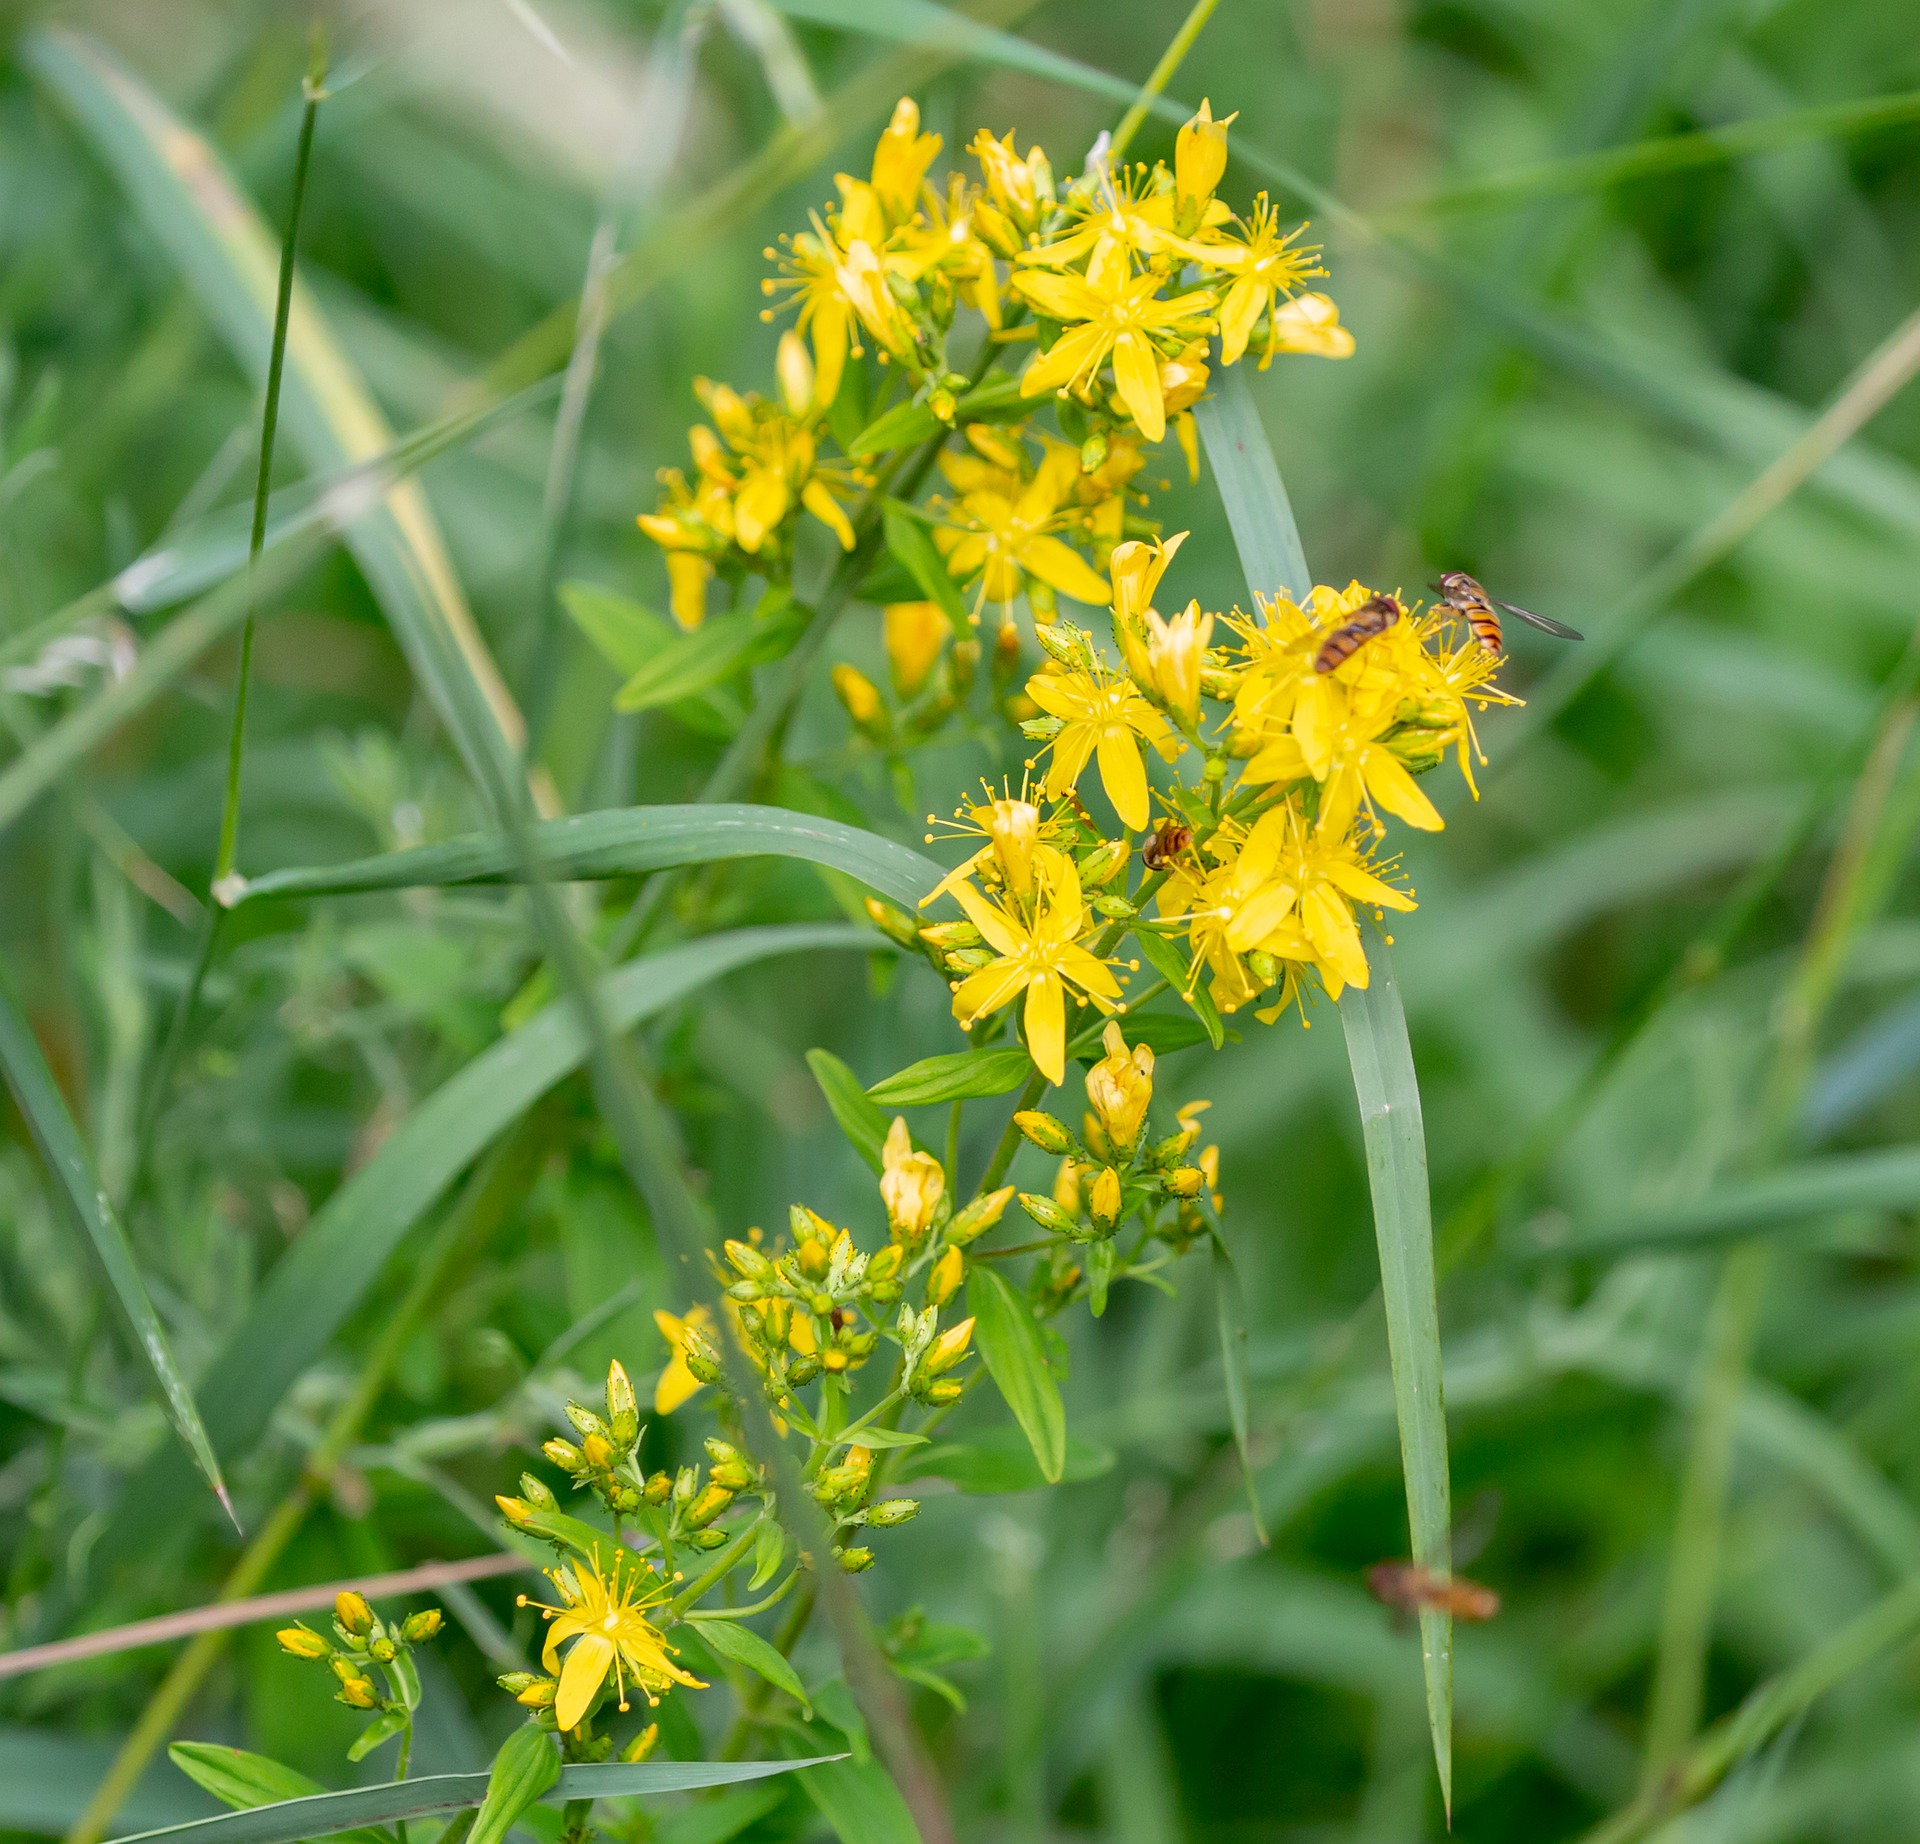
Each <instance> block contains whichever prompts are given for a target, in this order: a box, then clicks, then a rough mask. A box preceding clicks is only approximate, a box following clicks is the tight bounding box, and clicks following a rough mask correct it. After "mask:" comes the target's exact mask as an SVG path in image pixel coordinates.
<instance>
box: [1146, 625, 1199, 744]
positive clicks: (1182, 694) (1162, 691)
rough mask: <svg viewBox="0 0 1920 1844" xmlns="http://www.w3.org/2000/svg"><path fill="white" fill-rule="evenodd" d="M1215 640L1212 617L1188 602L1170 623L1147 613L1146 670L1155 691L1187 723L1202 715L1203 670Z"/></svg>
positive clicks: (1193, 721)
mask: <svg viewBox="0 0 1920 1844" xmlns="http://www.w3.org/2000/svg"><path fill="white" fill-rule="evenodd" d="M1212 638H1213V617H1212V616H1211V615H1208V614H1202V613H1201V611H1200V604H1199V603H1198V602H1189V603H1188V604H1187V605H1186V607H1185V608H1183V609H1182V610H1181V611H1180V613H1179V614H1177V615H1175V616H1174V618H1173V619H1172V620H1171V621H1163V620H1162V619H1161V618H1160V616H1159V615H1157V614H1155V613H1154V611H1153V610H1152V609H1148V610H1147V668H1148V671H1149V672H1150V673H1151V674H1152V679H1151V683H1152V686H1153V689H1154V692H1155V693H1156V694H1157V695H1158V697H1159V698H1160V701H1161V702H1162V703H1163V704H1164V705H1166V707H1167V709H1168V710H1170V711H1174V712H1176V713H1177V714H1178V715H1179V716H1181V717H1182V718H1184V719H1185V720H1186V721H1187V723H1188V724H1193V723H1195V722H1196V721H1197V720H1198V719H1199V716H1200V668H1201V667H1202V666H1203V665H1204V664H1205V663H1206V657H1207V643H1208V642H1209V641H1210V640H1211V639H1212Z"/></svg>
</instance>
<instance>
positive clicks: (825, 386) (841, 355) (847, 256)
mask: <svg viewBox="0 0 1920 1844" xmlns="http://www.w3.org/2000/svg"><path fill="white" fill-rule="evenodd" d="M842 191H843V197H842V200H841V204H840V209H839V211H838V212H836V213H834V214H833V215H832V218H831V222H830V223H829V222H827V221H823V220H822V218H821V217H820V214H819V213H818V212H814V213H812V214H811V220H810V221H811V223H812V225H813V228H812V229H811V230H810V231H799V232H796V233H795V234H794V235H793V236H792V237H785V238H782V239H781V241H782V242H783V243H784V244H785V245H786V253H785V254H784V255H777V253H776V252H775V251H774V250H772V249H769V250H768V251H767V255H768V256H769V257H770V258H776V259H777V260H778V262H779V265H780V273H779V275H777V276H769V277H767V278H766V280H764V281H763V282H762V283H761V284H760V288H761V292H762V293H764V294H767V295H773V294H778V293H779V292H780V291H781V290H783V289H784V290H786V291H787V293H788V294H789V296H790V297H791V299H792V300H794V301H796V302H798V303H799V308H800V313H799V318H798V320H797V321H796V322H795V324H796V326H797V327H798V329H799V330H800V331H801V332H802V333H811V335H812V338H813V357H814V363H815V365H816V366H817V367H818V376H817V377H816V379H815V385H814V402H815V405H816V407H818V408H820V409H825V408H826V407H827V405H829V404H830V403H832V402H833V400H834V399H835V398H836V397H837V396H838V395H839V394H840V380H841V378H842V377H843V376H844V375H845V372H846V365H847V356H848V353H849V352H850V351H851V352H853V353H854V354H856V355H857V354H858V352H859V347H858V346H857V344H855V331H856V328H858V327H865V328H866V330H867V331H868V332H869V333H871V334H872V335H873V337H874V339H875V340H877V341H878V342H879V344H880V346H881V348H882V350H884V351H886V352H890V353H892V354H893V355H894V356H895V357H896V358H900V357H904V356H906V355H907V354H908V353H909V352H911V350H912V349H913V328H912V325H911V324H910V323H909V321H908V320H907V317H906V315H905V313H904V312H903V311H902V309H901V307H900V304H899V303H898V302H897V301H895V300H894V298H893V295H892V293H891V291H890V290H889V289H888V287H887V278H886V261H885V257H884V254H883V251H884V248H885V245H886V240H887V224H886V213H885V209H884V207H883V206H882V205H881V202H880V198H879V196H878V194H877V193H875V191H874V189H873V187H872V186H870V185H864V184H861V183H860V182H858V181H851V180H843V181H842ZM773 312H774V310H773V309H771V308H769V309H767V311H766V313H765V314H764V315H763V316H762V318H771V317H772V314H773Z"/></svg>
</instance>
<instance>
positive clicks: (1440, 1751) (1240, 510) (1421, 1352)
mask: <svg viewBox="0 0 1920 1844" xmlns="http://www.w3.org/2000/svg"><path fill="white" fill-rule="evenodd" d="M1196 416H1197V419H1198V421H1199V425H1200V435H1201V439H1202V440H1203V441H1204V442H1205V444H1206V449H1207V460H1208V462H1209V464H1210V465H1211V467H1212V469H1213V474H1214V479H1215V482H1216V483H1217V485H1218V486H1219V489H1220V498H1221V501H1222V503H1223V504H1224V505H1225V507H1226V511H1227V521H1228V524H1229V525H1230V526H1231V527H1232V529H1233V541H1234V547H1235V549H1236V550H1238V552H1239V553H1240V567H1241V569H1242V571H1243V572H1244V573H1245V575H1246V579H1247V586H1248V588H1249V589H1251V590H1252V591H1253V592H1254V593H1255V594H1256V595H1259V594H1263V593H1269V594H1270V593H1272V592H1273V591H1275V590H1280V589H1285V590H1288V591H1290V592H1292V593H1294V594H1296V595H1304V594H1305V593H1306V592H1307V590H1308V589H1309V588H1310V587H1311V586H1312V582H1313V578H1312V576H1311V574H1310V572H1309V571H1308V569H1307V563H1306V553H1305V552H1304V550H1303V549H1302V548H1301V544H1300V533H1299V529H1298V527H1297V526H1296V525H1295V524H1294V519H1293V509H1292V507H1291V506H1290V505H1289V504H1288V502H1287V494H1286V488H1285V486H1284V485H1283V484H1282V483H1281V480H1280V470H1279V467H1278V466H1277V465H1276V463H1275V461H1274V459H1273V450H1272V448H1271V447H1270V446H1269V445H1268V442H1267V439H1266V432H1265V430H1264V429H1263V428H1262V426H1261V423H1260V416H1259V412H1258V410H1257V409H1256V408H1255V407H1254V402H1253V396H1252V393H1251V391H1250V390H1249V389H1248V387H1247V378H1246V371H1245V369H1244V368H1239V369H1236V370H1234V371H1231V372H1229V373H1228V374H1227V376H1226V378H1225V380H1224V382H1222V383H1221V384H1220V385H1219V387H1218V388H1217V389H1216V390H1215V391H1214V392H1213V393H1211V394H1210V395H1208V396H1207V397H1205V398H1203V399H1202V400H1201V402H1200V404H1199V406H1198V409H1197V411H1196ZM1367 958H1368V962H1369V965H1370V967H1371V969H1372V979H1371V982H1370V983H1369V984H1368V985H1367V986H1366V987H1365V988H1359V987H1353V986H1349V987H1348V988H1347V989H1346V991H1345V992H1344V993H1343V994H1342V995H1341V998H1340V1022H1341V1026H1342V1028H1343V1030H1344V1031H1345V1033H1346V1040H1347V1060H1348V1062H1349V1063H1350V1064H1351V1065H1352V1068H1353V1083H1354V1092H1355V1094H1356V1096H1357V1097H1358V1100H1359V1104H1360V1124H1361V1132H1362V1135H1363V1137H1364V1138H1365V1141H1366V1148H1367V1177H1368V1181H1369V1183H1370V1184H1371V1186H1372V1190H1373V1220H1374V1231H1375V1239H1376V1241H1377V1242H1378V1244H1379V1249H1380V1283H1381V1291H1382V1294H1383V1297H1384V1299H1385V1301H1386V1313H1387V1347H1388V1355H1389V1358H1390V1361H1391V1364H1392V1369H1393V1400H1394V1410H1395V1414H1396V1416H1397V1418H1398V1421H1399V1425H1400V1457H1401V1466H1402V1470H1403V1472H1404V1474H1405V1477H1406V1489H1407V1523H1408V1526H1409V1529H1410V1531H1411V1534H1412V1542H1413V1559H1414V1561H1415V1563H1416V1564H1418V1565H1419V1566H1420V1567H1421V1568H1424V1569H1430V1570H1432V1571H1433V1572H1434V1573H1436V1574H1438V1575H1442V1576H1445V1575H1446V1574H1448V1573H1449V1572H1450V1569H1451V1563H1450V1560H1449V1557H1450V1546H1451V1540H1452V1532H1451V1522H1452V1519H1451V1511H1450V1505H1449V1490H1450V1489H1449V1484H1448V1473H1447V1421H1446V1410H1445V1407H1444V1404H1443V1401H1442V1397H1441V1374H1440V1310H1439V1300H1438V1296H1437V1293H1436V1289H1435V1282H1434V1271H1433V1218H1432V1204H1431V1201H1430V1198H1429V1196H1428V1190H1427V1150H1426V1138H1425V1134H1424V1131H1423V1129H1422V1126H1421V1115H1420V1084H1419V1080H1418V1078H1417V1077H1416V1075H1415V1073H1414V1067H1413V1050H1412V1046H1411V1045H1410V1044H1409V1043H1408V1041H1407V1021H1406V1015H1405V1013H1404V1012H1403V1010H1402V1008H1401V1004H1400V992H1399V988H1398V987H1397V986H1396V985H1395V983H1394V977H1393V963H1392V961H1391V959H1390V958H1389V957H1388V953H1387V948H1386V944H1385V943H1384V942H1383V941H1381V940H1379V939H1377V938H1376V939H1375V940H1374V941H1373V942H1372V943H1371V945H1370V950H1369V953H1368V957H1367ZM1420 1653H1421V1662H1422V1666H1423V1670H1424V1673H1425V1677H1426V1692H1427V1726H1428V1728H1429V1729H1430V1730H1431V1732H1432V1737H1433V1760H1434V1766H1435V1768H1436V1769H1437V1770H1438V1772H1439V1776H1440V1795H1441V1798H1442V1800H1443V1801H1444V1802H1445V1805H1446V1808H1447V1812H1448V1814H1449V1817H1451V1814H1452V1811H1453V1620H1452V1616H1451V1615H1449V1614H1445V1613H1442V1612H1438V1611H1436V1610H1433V1609H1426V1610H1423V1611H1422V1613H1421V1615H1420Z"/></svg>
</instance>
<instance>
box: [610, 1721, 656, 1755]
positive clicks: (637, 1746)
mask: <svg viewBox="0 0 1920 1844" xmlns="http://www.w3.org/2000/svg"><path fill="white" fill-rule="evenodd" d="M659 1745H660V1725H659V1724H658V1723H657V1722H650V1723H648V1724H647V1726H646V1727H645V1728H644V1729H642V1730H641V1731H640V1733H639V1734H638V1735H636V1736H635V1737H634V1738H633V1740H632V1741H630V1742H628V1743H627V1745H626V1746H625V1747H624V1748H622V1749H621V1750H620V1758H621V1760H623V1761H644V1760H645V1759H646V1758H647V1757H648V1756H649V1755H650V1754H652V1753H653V1751H654V1749H655V1748H657V1747H658V1746H659Z"/></svg>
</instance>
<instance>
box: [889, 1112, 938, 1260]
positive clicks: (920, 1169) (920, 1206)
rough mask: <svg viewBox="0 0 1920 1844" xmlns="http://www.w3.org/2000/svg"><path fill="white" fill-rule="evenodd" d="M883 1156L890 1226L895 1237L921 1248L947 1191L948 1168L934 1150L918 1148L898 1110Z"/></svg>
mask: <svg viewBox="0 0 1920 1844" xmlns="http://www.w3.org/2000/svg"><path fill="white" fill-rule="evenodd" d="M881 1159H882V1163H883V1166H884V1170H883V1171H882V1172H881V1175H880V1196H881V1198H882V1199H883V1200H884V1201H885V1203H886V1206H887V1224H888V1227H889V1228H890V1229H891V1230H892V1232H893V1236H894V1240H895V1241H897V1242H899V1243H901V1244H903V1245H904V1246H905V1247H907V1248H918V1247H919V1246H920V1244H921V1243H923V1242H924V1241H925V1240H926V1239H927V1232H928V1230H930V1229H931V1228H932V1227H933V1219H934V1217H935V1215H936V1214H937V1213H938V1211H939V1208H940V1204H941V1200H942V1199H943V1198H944V1197H945V1196H946V1194H947V1174H946V1169H945V1168H944V1167H943V1166H942V1165H941V1163H940V1161H939V1160H938V1159H936V1158H934V1156H933V1155H932V1154H931V1153H923V1152H915V1151H914V1149H913V1141H912V1138H911V1137H910V1136H909V1134H908V1133H907V1123H906V1119H905V1117H904V1116H902V1115H898V1114H896V1115H895V1116H894V1119H893V1125H892V1126H891V1127H890V1128H888V1130H887V1143H886V1145H885V1146H884V1147H883V1148H882V1149H881Z"/></svg>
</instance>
